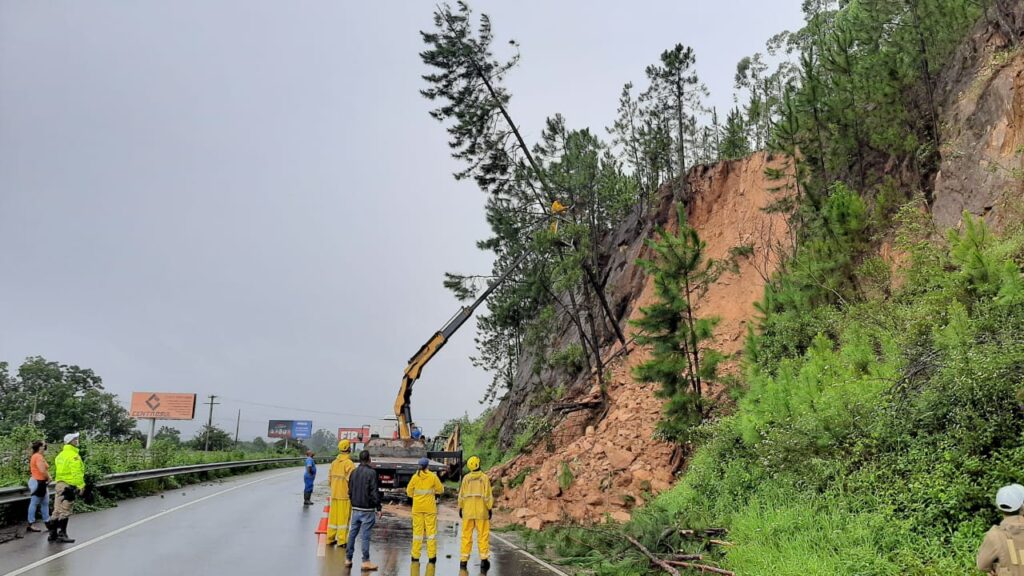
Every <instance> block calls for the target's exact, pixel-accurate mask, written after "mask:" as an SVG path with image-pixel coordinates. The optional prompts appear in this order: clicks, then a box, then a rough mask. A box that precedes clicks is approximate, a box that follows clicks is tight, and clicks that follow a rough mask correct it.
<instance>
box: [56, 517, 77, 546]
mask: <svg viewBox="0 0 1024 576" xmlns="http://www.w3.org/2000/svg"><path fill="white" fill-rule="evenodd" d="M57 542H60V543H61V544H74V542H75V539H74V538H69V537H68V519H67V518H61V519H60V531H59V532H58V533H57Z"/></svg>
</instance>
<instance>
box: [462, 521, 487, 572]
mask: <svg viewBox="0 0 1024 576" xmlns="http://www.w3.org/2000/svg"><path fill="white" fill-rule="evenodd" d="M473 530H476V545H477V548H479V549H480V559H481V560H487V558H488V557H489V556H490V554H491V521H490V520H472V519H468V518H463V519H462V550H461V551H460V552H461V557H460V561H462V562H468V561H469V554H470V553H471V552H472V551H473Z"/></svg>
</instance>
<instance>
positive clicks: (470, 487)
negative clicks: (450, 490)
mask: <svg viewBox="0 0 1024 576" xmlns="http://www.w3.org/2000/svg"><path fill="white" fill-rule="evenodd" d="M466 466H467V467H468V468H469V474H466V476H465V477H464V478H463V479H462V485H461V486H460V487H459V518H462V549H461V553H462V554H461V558H460V560H459V568H465V567H466V565H467V564H468V563H469V554H470V552H472V551H473V531H474V530H475V531H476V545H477V548H479V549H480V569H481V570H483V571H484V572H486V571H487V570H488V569H489V568H490V567H491V561H490V560H489V559H488V558H489V557H490V551H491V508H492V507H493V506H494V495H493V494H492V493H491V479H490V478H488V477H487V474H484V473H483V472H481V471H480V458H479V457H477V456H471V457H470V458H469V460H467V461H466Z"/></svg>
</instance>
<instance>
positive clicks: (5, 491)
mask: <svg viewBox="0 0 1024 576" xmlns="http://www.w3.org/2000/svg"><path fill="white" fill-rule="evenodd" d="M317 460H318V461H324V460H326V459H323V458H317ZM303 461H305V458H266V459H263V460H235V461H233V462H214V463H210V464H192V465H189V466H174V467H172V468H155V469H152V470H136V471H134V472H118V473H116V474H108V475H107V476H104V477H103V478H102V479H101V480H99V481H97V482H96V483H95V485H96V486H113V485H116V484H127V483H129V482H138V481H140V480H153V479H155V478H167V477H168V476H178V475H181V474H195V473H197V472H210V471H212V470H226V469H229V468H241V467H245V466H264V465H267V464H289V463H296V464H298V463H301V462H303ZM50 490H51V493H52V490H53V484H52V483H51V484H50ZM30 496H31V494H29V491H28V486H13V487H10V488H0V504H9V503H11V502H17V501H19V500H28V499H29V497H30Z"/></svg>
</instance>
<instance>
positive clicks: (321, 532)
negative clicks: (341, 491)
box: [314, 500, 331, 558]
mask: <svg viewBox="0 0 1024 576" xmlns="http://www.w3.org/2000/svg"><path fill="white" fill-rule="evenodd" d="M330 513H331V501H330V500H328V501H327V505H326V506H324V517H323V518H321V519H320V524H319V525H317V527H316V532H314V534H316V555H317V557H319V558H323V557H324V556H326V555H327V516H328V514H330Z"/></svg>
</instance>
